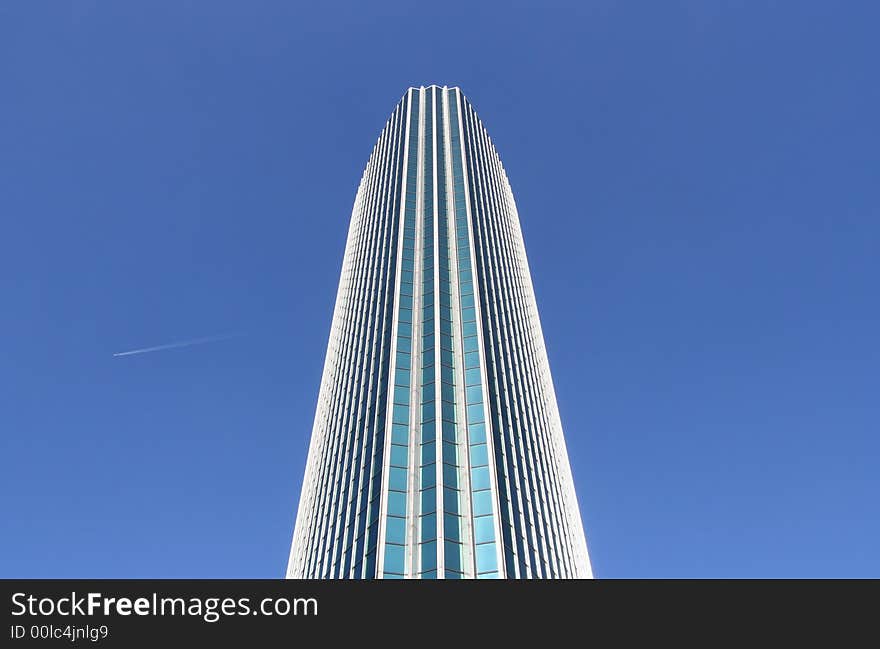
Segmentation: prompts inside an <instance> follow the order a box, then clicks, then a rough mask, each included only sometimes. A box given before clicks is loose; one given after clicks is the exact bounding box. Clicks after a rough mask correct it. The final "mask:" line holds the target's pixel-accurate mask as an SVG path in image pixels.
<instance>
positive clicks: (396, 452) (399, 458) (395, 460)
mask: <svg viewBox="0 0 880 649" xmlns="http://www.w3.org/2000/svg"><path fill="white" fill-rule="evenodd" d="M408 450H409V449H408V448H407V447H406V446H398V445H397V444H392V445H391V464H392V465H393V466H402V467H405V466H407V465H408V462H407V454H408V453H407V452H408Z"/></svg>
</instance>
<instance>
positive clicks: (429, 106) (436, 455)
mask: <svg viewBox="0 0 880 649" xmlns="http://www.w3.org/2000/svg"><path fill="white" fill-rule="evenodd" d="M287 576H288V577H292V578H351V579H359V578H366V579H371V578H386V579H387V578H425V579H437V578H440V579H443V578H447V579H462V578H474V577H476V578H490V579H491V578H573V577H591V576H592V572H591V568H590V561H589V557H588V554H587V545H586V540H585V537H584V531H583V526H582V524H581V518H580V513H579V510H578V503H577V497H576V495H575V490H574V484H573V481H572V477H571V469H570V465H569V460H568V454H567V452H566V447H565V440H564V438H563V434H562V426H561V424H560V419H559V413H558V411H557V406H556V396H555V394H554V390H553V381H552V378H551V376H550V367H549V364H548V361H547V354H546V351H545V348H544V339H543V334H542V332H541V323H540V319H539V317H538V310H537V306H536V303H535V295H534V291H533V289H532V283H531V276H530V273H529V266H528V261H527V259H526V252H525V246H524V244H523V238H522V233H521V231H520V225H519V217H518V215H517V211H516V205H515V203H514V200H513V194H512V192H511V189H510V185H509V183H508V181H507V176H506V174H505V172H504V168H503V166H502V165H501V160H500V159H499V157H498V154H497V153H496V151H495V147H494V146H493V144H492V141H491V140H490V138H489V136H488V134H487V133H486V130H485V129H484V128H483V125H482V124H481V123H480V120H479V119H478V118H477V116H476V113H475V112H474V110H473V108H472V107H471V105H470V104H469V103H468V101H467V100H466V99H465V98H464V96H463V95H462V94H461V92H460V91H459V90H458V88H446V87H443V88H440V87H437V86H430V87H422V88H410V89H409V90H408V91H407V92H406V94H405V95H404V97H403V99H402V100H401V101H400V103H399V104H398V105H397V108H396V109H395V110H394V112H393V114H392V115H391V118H390V119H389V120H388V123H387V124H386V125H385V128H384V130H383V131H382V134H381V135H380V137H379V141H378V142H377V143H376V145H375V147H374V149H373V153H372V155H371V156H370V160H369V162H368V163H367V167H366V170H365V171H364V175H363V178H362V179H361V183H360V187H359V188H358V192H357V197H356V198H355V203H354V209H353V210H352V216H351V225H350V227H349V233H348V242H347V244H346V249H345V257H344V260H343V265H342V276H341V278H340V281H339V291H338V293H337V297H336V307H335V311H334V315H333V323H332V326H331V330H330V341H329V344H328V348H327V356H326V360H325V364H324V375H323V379H322V382H321V389H320V394H319V396H318V406H317V412H316V414H315V422H314V427H313V430H312V438H311V444H310V447H309V455H308V460H307V464H306V473H305V479H304V482H303V488H302V494H301V496H300V503H299V511H298V514H297V520H296V527H295V530H294V535H293V544H292V547H291V552H290V561H289V564H288V568H287Z"/></svg>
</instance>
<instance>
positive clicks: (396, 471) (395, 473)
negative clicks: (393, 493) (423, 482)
mask: <svg viewBox="0 0 880 649" xmlns="http://www.w3.org/2000/svg"><path fill="white" fill-rule="evenodd" d="M406 481H407V470H406V469H400V468H397V467H391V473H390V477H389V479H388V483H389V485H390V487H391V488H392V489H396V490H397V491H406Z"/></svg>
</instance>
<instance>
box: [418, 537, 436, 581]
mask: <svg viewBox="0 0 880 649" xmlns="http://www.w3.org/2000/svg"><path fill="white" fill-rule="evenodd" d="M421 549H422V571H423V572H428V571H434V573H433V574H434V577H433V578H434V579H436V577H437V572H436V570H437V542H436V541H431V542H430V543H422V548H421ZM422 578H423V579H429V577H428V576H427V575H426V574H423V575H422Z"/></svg>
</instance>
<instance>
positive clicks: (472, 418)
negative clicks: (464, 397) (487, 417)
mask: <svg viewBox="0 0 880 649" xmlns="http://www.w3.org/2000/svg"><path fill="white" fill-rule="evenodd" d="M467 418H468V421H469V422H474V423H476V422H480V421H483V419H484V417H483V404H482V403H475V404H473V405H470V406H468V407H467Z"/></svg>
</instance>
